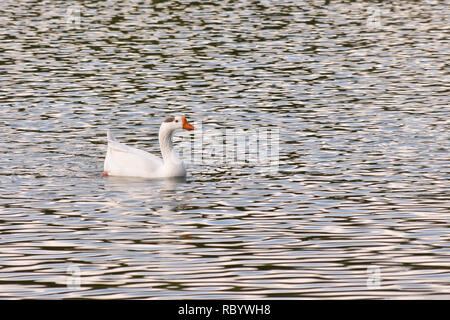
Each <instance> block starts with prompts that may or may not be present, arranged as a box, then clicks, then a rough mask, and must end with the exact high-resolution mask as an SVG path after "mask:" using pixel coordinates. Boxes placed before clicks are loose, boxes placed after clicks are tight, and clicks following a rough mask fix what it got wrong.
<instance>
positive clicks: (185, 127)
mask: <svg viewBox="0 0 450 320" xmlns="http://www.w3.org/2000/svg"><path fill="white" fill-rule="evenodd" d="M181 119H182V120H183V129H184V130H194V129H195V127H194V126H193V125H192V124H190V123H189V122H187V120H186V118H185V117H181Z"/></svg>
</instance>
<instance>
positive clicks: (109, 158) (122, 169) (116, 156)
mask: <svg viewBox="0 0 450 320" xmlns="http://www.w3.org/2000/svg"><path fill="white" fill-rule="evenodd" d="M180 129H184V130H194V129H195V128H194V126H193V125H191V124H190V123H189V122H188V121H187V120H186V118H185V117H181V116H177V117H170V118H168V119H166V120H164V122H163V123H162V124H161V127H160V128H159V145H160V147H161V154H162V159H161V158H159V157H157V156H155V155H153V154H151V153H148V152H146V151H143V150H139V149H136V148H133V147H129V146H127V145H125V144H122V143H120V142H118V141H116V139H114V137H113V136H112V134H111V133H110V132H109V130H108V150H107V152H106V158H105V164H104V171H103V175H105V176H127V177H143V178H168V177H184V176H185V175H186V169H185V167H184V164H183V161H182V160H180V159H178V157H177V155H176V154H175V152H174V151H173V143H172V136H173V133H174V132H175V131H177V130H180Z"/></svg>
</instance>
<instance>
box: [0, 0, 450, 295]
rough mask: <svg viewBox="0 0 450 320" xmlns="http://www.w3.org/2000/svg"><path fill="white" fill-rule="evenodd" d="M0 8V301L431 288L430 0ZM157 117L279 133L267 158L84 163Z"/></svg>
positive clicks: (445, 136) (449, 288)
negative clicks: (179, 172)
mask: <svg viewBox="0 0 450 320" xmlns="http://www.w3.org/2000/svg"><path fill="white" fill-rule="evenodd" d="M0 15H1V17H2V18H1V19H0V129H1V135H0V153H1V156H0V248H1V250H0V298H152V299H154V298H156V299H167V298H279V297H281V298H382V299H383V298H389V299H390V298H406V297H408V298H447V299H448V298H450V273H449V270H450V244H449V243H450V236H449V216H450V210H449V209H450V184H449V179H450V160H449V142H450V141H449V132H450V121H449V119H450V107H449V103H450V98H449V94H450V92H449V91H450V90H449V82H450V73H449V70H450V68H449V50H450V43H449V37H448V34H449V31H450V30H449V26H450V24H449V2H448V1H421V2H412V1H401V2H400V1H399V2H393V3H391V4H386V3H385V4H378V5H375V4H368V3H365V2H345V1H339V2H336V1H220V2H217V3H216V2H202V1H154V2H150V1H82V2H71V1H36V2H34V1H10V0H6V1H5V0H3V1H2V2H1V4H0ZM173 114H185V115H186V116H187V117H188V119H189V120H190V121H191V122H192V123H193V124H194V125H197V126H199V125H200V124H201V126H202V128H203V130H205V129H206V130H214V129H215V130H217V129H220V130H222V129H233V128H239V129H245V130H249V129H255V130H258V129H267V128H276V129H278V130H279V168H278V171H277V172H273V171H271V172H267V171H265V170H264V168H262V169H261V168H258V166H257V165H252V164H251V163H243V164H236V163H230V162H214V161H204V162H201V163H199V162H191V163H190V165H189V168H188V176H187V178H186V180H184V181H160V180H144V179H131V178H130V179H123V178H122V179H120V178H113V177H109V178H104V177H102V176H101V174H100V173H101V171H102V170H103V159H104V155H105V152H106V130H107V128H112V129H114V131H115V133H116V135H117V138H118V139H119V140H121V141H123V142H125V143H127V144H129V145H133V146H136V147H139V148H142V149H145V150H148V151H150V152H153V153H155V154H158V153H159V145H158V141H157V132H158V129H159V125H160V123H161V121H162V120H163V119H165V118H166V117H168V116H170V115H173ZM177 141H178V142H179V138H178V140H177ZM200 151H201V150H200ZM196 152H199V150H197V151H196ZM206 160H207V159H206Z"/></svg>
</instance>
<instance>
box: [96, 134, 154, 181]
mask: <svg viewBox="0 0 450 320" xmlns="http://www.w3.org/2000/svg"><path fill="white" fill-rule="evenodd" d="M107 136H108V150H107V152H106V158H105V163H104V170H105V171H106V172H107V173H108V175H116V176H136V177H154V176H157V175H158V173H159V170H161V168H162V166H163V161H162V159H161V158H159V157H157V156H155V155H153V154H151V153H149V152H146V151H143V150H140V149H137V148H133V147H130V146H127V145H125V144H123V143H120V142H118V141H117V140H116V139H115V138H114V136H113V134H112V133H111V132H110V131H109V130H108V132H107Z"/></svg>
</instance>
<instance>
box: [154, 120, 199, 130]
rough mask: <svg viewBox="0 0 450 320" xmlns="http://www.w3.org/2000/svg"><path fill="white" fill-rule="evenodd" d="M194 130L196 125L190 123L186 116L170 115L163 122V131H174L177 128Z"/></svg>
mask: <svg viewBox="0 0 450 320" xmlns="http://www.w3.org/2000/svg"><path fill="white" fill-rule="evenodd" d="M181 129H184V130H194V129H195V127H194V126H193V125H192V124H190V123H189V122H188V121H187V120H186V117H183V116H175V117H170V118H167V119H166V120H164V122H163V123H162V124H161V129H160V130H161V131H164V132H170V133H172V132H174V131H177V130H181Z"/></svg>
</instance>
